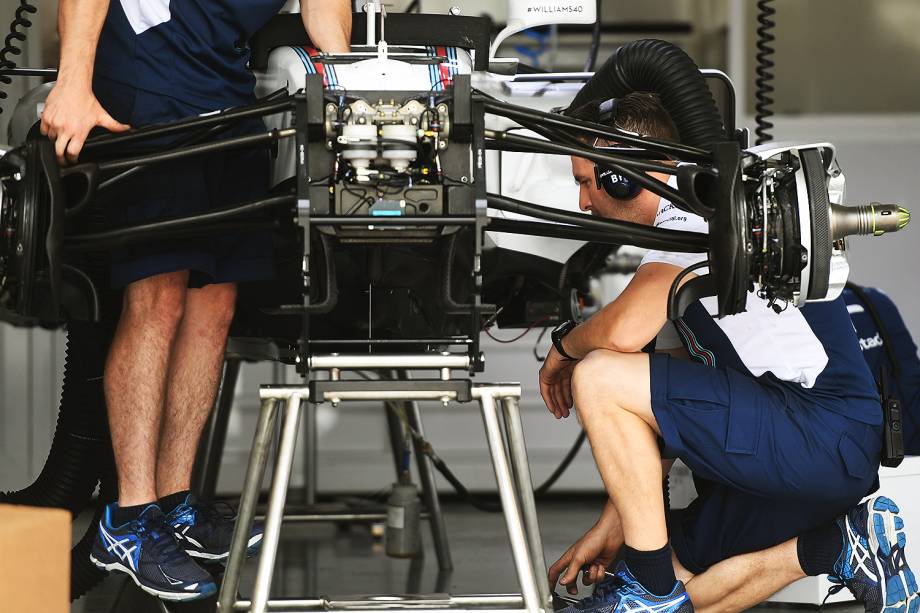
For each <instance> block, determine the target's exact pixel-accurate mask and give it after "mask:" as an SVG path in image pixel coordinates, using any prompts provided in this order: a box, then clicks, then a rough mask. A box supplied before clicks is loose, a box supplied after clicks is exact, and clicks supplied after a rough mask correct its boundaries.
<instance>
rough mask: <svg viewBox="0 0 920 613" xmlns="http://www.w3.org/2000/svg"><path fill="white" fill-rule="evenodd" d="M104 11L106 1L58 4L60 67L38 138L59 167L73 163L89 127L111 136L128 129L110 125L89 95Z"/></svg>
mask: <svg viewBox="0 0 920 613" xmlns="http://www.w3.org/2000/svg"><path fill="white" fill-rule="evenodd" d="M108 10H109V0H61V3H60V6H59V8H58V32H59V34H60V37H61V61H60V66H59V67H58V77H57V82H56V83H55V85H54V89H52V90H51V93H50V94H49V95H48V100H47V101H46V103H45V110H44V111H43V112H42V122H41V132H42V134H45V135H47V136H48V138H49V139H51V140H52V141H54V148H55V151H56V152H57V157H58V162H59V163H61V164H63V163H65V161H70V162H76V161H77V156H78V155H80V150H81V149H82V148H83V143H84V142H85V141H86V136H87V135H88V134H89V131H90V130H92V129H93V128H94V127H96V126H101V127H103V128H106V129H107V130H111V131H113V132H122V131H124V130H127V129H128V128H129V126H126V125H124V124H122V123H119V122H117V121H115V120H114V119H112V117H111V115H109V114H108V113H107V112H106V111H105V109H103V108H102V105H100V104H99V101H98V100H96V96H95V95H93V65H94V63H95V61H96V44H97V43H98V42H99V33H100V32H101V31H102V24H103V22H105V16H106V13H107V12H108ZM65 158H66V160H65Z"/></svg>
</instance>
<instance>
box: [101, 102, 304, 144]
mask: <svg viewBox="0 0 920 613" xmlns="http://www.w3.org/2000/svg"><path fill="white" fill-rule="evenodd" d="M277 94H278V92H274V93H272V94H269V95H268V96H267V97H266V99H265V100H264V101H263V102H256V103H255V104H252V105H249V106H244V107H237V108H232V109H228V110H226V111H221V112H219V113H213V114H211V115H205V116H203V117H202V116H199V117H190V118H188V119H183V120H180V121H175V122H170V123H165V124H155V125H152V126H145V127H143V128H136V129H134V130H129V131H127V132H119V133H114V134H103V135H101V136H96V137H93V138H90V139H88V140H87V141H86V144H85V145H84V146H83V150H84V151H92V150H93V149H97V148H100V147H108V146H110V145H124V144H125V143H130V142H134V141H137V140H143V139H148V138H158V137H161V136H168V135H170V134H175V133H177V132H184V131H186V130H192V129H197V128H208V127H211V126H214V125H217V124H221V123H226V122H228V121H235V120H237V119H245V118H247V117H262V116H264V115H272V114H274V113H280V112H282V111H286V110H289V109H292V108H294V97H293V96H286V97H285V98H282V99H280V100H276V99H275V97H276V95H277Z"/></svg>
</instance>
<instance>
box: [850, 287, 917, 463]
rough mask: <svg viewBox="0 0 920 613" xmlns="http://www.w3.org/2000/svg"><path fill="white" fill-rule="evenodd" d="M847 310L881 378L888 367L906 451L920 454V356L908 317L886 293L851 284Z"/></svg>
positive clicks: (876, 374)
mask: <svg viewBox="0 0 920 613" xmlns="http://www.w3.org/2000/svg"><path fill="white" fill-rule="evenodd" d="M843 299H844V301H845V302H846V303H847V311H849V312H850V319H852V320H853V327H855V328H856V336H857V337H859V348H860V349H862V354H863V357H864V358H865V359H866V364H868V365H869V370H871V371H872V373H873V374H874V375H875V377H876V378H877V379H878V378H880V376H881V372H882V369H885V370H886V375H887V380H888V386H889V388H890V392H891V395H893V396H894V397H895V398H897V399H898V400H899V401H900V403H901V409H902V415H903V418H902V420H901V423H902V424H903V426H904V431H903V432H904V453H905V454H906V455H920V356H918V354H917V344H916V343H915V342H914V339H913V338H911V336H910V332H909V331H908V330H907V326H906V325H905V324H904V319H903V318H902V317H901V313H900V312H899V311H898V307H896V306H895V305H894V302H892V301H891V298H889V297H888V296H887V295H886V294H885V293H884V292H882V291H881V290H878V289H875V288H874V287H860V286H858V285H856V284H855V283H847V286H846V289H844V290H843Z"/></svg>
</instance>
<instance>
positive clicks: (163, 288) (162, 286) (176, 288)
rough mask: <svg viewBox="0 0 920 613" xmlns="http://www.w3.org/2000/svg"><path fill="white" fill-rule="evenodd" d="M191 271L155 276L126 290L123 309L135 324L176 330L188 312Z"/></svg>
mask: <svg viewBox="0 0 920 613" xmlns="http://www.w3.org/2000/svg"><path fill="white" fill-rule="evenodd" d="M187 284H188V273H186V272H175V273H165V274H161V275H155V276H153V277H148V278H146V279H141V280H140V281H135V282H134V283H131V284H130V285H128V287H127V288H126V289H125V298H124V309H125V313H126V314H127V315H128V316H130V317H131V318H132V320H133V321H134V322H135V324H137V323H140V324H141V325H149V326H155V327H157V328H162V329H163V330H164V331H169V330H174V329H175V328H176V327H177V326H178V325H179V322H180V321H182V316H183V313H184V311H185V299H186V294H187V292H188V289H187Z"/></svg>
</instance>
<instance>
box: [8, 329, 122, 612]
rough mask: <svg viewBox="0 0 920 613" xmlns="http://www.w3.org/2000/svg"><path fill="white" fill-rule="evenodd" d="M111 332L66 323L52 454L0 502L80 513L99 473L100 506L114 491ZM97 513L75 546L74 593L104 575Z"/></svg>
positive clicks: (72, 561)
mask: <svg viewBox="0 0 920 613" xmlns="http://www.w3.org/2000/svg"><path fill="white" fill-rule="evenodd" d="M111 334H112V331H111V329H110V326H107V325H106V324H93V323H81V322H71V323H70V324H69V325H68V332H67V349H66V358H65V361H64V387H63V390H62V392H61V404H60V409H59V412H58V420H57V427H56V429H55V431H54V438H53V439H52V442H51V450H50V452H49V453H48V459H47V460H46V461H45V465H44V467H43V468H42V471H41V473H40V474H39V476H38V478H37V479H36V480H35V482H33V483H32V484H31V485H30V486H28V487H26V488H25V489H22V490H19V491H15V492H8V493H0V502H4V503H8V504H23V505H30V506H37V507H55V508H61V509H67V510H68V511H70V512H71V513H72V514H73V515H77V514H78V513H79V512H80V511H82V510H83V509H84V508H86V506H87V504H89V502H90V501H91V500H92V496H93V492H94V491H95V490H96V484H97V483H98V482H99V480H100V477H102V478H103V486H102V488H101V489H100V495H99V503H100V508H101V506H102V504H103V503H104V502H106V501H109V500H112V498H113V497H114V465H113V462H112V458H111V454H112V451H111V443H110V441H109V431H108V425H107V421H106V411H105V396H104V393H103V388H102V371H103V368H104V366H105V358H106V354H107V352H108V348H109V340H110V339H111ZM98 514H99V513H98V511H97V513H96V515H97V517H96V518H95V520H94V521H93V522H92V523H91V524H90V526H89V529H88V530H87V532H86V535H85V536H84V537H83V539H82V540H81V541H80V543H78V544H77V545H76V546H75V547H74V549H73V552H72V556H71V597H72V598H78V597H79V596H81V595H82V594H83V593H85V592H86V591H88V590H89V589H90V588H92V587H93V586H94V585H95V584H96V583H98V582H99V581H100V580H101V579H102V578H103V577H104V576H105V575H104V573H102V572H101V571H99V570H98V569H96V568H95V567H94V566H93V565H92V564H91V563H90V561H89V550H90V546H91V545H92V539H93V538H94V537H95V534H96V524H97V523H98V521H99V518H98Z"/></svg>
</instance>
